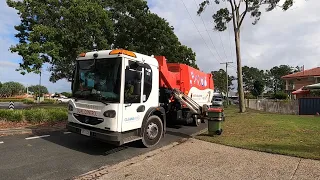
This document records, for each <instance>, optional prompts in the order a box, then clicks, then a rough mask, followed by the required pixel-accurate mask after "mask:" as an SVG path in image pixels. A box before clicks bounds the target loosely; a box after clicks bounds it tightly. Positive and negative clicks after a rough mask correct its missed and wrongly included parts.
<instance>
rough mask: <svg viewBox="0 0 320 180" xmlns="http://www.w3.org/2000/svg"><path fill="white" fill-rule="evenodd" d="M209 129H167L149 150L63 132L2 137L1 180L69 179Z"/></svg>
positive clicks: (134, 144) (0, 140)
mask: <svg viewBox="0 0 320 180" xmlns="http://www.w3.org/2000/svg"><path fill="white" fill-rule="evenodd" d="M206 126H207V125H206V124H201V126H199V127H192V126H182V127H181V128H179V127H176V128H168V129H167V134H166V136H165V138H164V139H162V140H161V142H160V143H159V144H158V145H157V146H156V147H153V148H149V149H148V148H141V147H139V146H138V144H137V143H130V144H127V145H124V146H120V147H115V146H112V145H109V144H106V143H101V142H99V141H97V140H92V139H89V138H87V137H84V136H81V135H77V134H73V133H69V132H63V131H58V132H52V133H46V134H41V135H38V136H36V135H16V136H7V137H0V152H1V155H0V163H1V165H0V174H1V178H0V179H6V180H11V179H14V180H15V179H32V180H37V179H48V180H50V179H70V178H72V177H75V176H78V175H81V174H83V173H86V172H88V171H91V170H94V169H97V168H100V167H102V166H105V165H112V164H115V163H118V162H121V161H123V160H126V159H130V158H132V157H134V156H137V155H140V154H143V153H146V152H148V151H151V150H154V149H156V148H159V147H162V146H165V145H168V144H170V143H172V142H174V141H179V140H180V139H182V138H185V137H190V135H191V134H194V133H196V132H198V131H200V130H202V129H204V128H206Z"/></svg>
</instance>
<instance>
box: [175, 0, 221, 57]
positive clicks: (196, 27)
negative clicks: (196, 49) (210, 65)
mask: <svg viewBox="0 0 320 180" xmlns="http://www.w3.org/2000/svg"><path fill="white" fill-rule="evenodd" d="M181 2H182V4H183V5H184V7H185V9H186V10H187V12H188V14H189V16H190V18H191V21H192V22H193V25H194V27H195V28H196V30H197V31H198V33H199V35H200V36H201V38H202V40H203V41H204V43H205V44H206V46H207V48H208V49H209V50H210V52H211V54H212V55H213V56H215V55H214V53H213V52H212V50H211V49H210V48H209V46H208V44H207V42H206V41H205V39H204V38H203V37H202V35H201V33H200V31H199V29H198V28H197V26H196V23H195V22H194V21H193V19H192V16H191V14H190V12H189V10H188V8H187V6H186V5H185V3H184V2H183V0H181ZM217 54H218V53H217ZM218 56H219V54H218ZM219 57H220V56H219ZM220 59H221V57H220ZM216 60H217V61H219V60H218V59H216ZM221 60H222V59H221ZM219 62H220V61H219Z"/></svg>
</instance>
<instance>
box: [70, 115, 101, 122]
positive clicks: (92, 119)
mask: <svg viewBox="0 0 320 180" xmlns="http://www.w3.org/2000/svg"><path fill="white" fill-rule="evenodd" d="M73 116H74V117H75V118H76V119H77V120H78V121H80V122H82V123H84V124H90V125H97V124H100V123H102V122H103V119H102V118H97V117H91V116H84V115H80V114H73Z"/></svg>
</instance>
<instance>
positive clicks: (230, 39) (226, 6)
mask: <svg viewBox="0 0 320 180" xmlns="http://www.w3.org/2000/svg"><path fill="white" fill-rule="evenodd" d="M224 3H225V4H226V8H228V5H227V1H224ZM227 26H228V32H229V42H230V57H231V58H232V54H234V51H232V50H231V49H232V48H231V34H230V31H231V29H230V26H229V23H227ZM232 52H233V53H232ZM234 55H235V54H234ZM234 59H235V58H234ZM234 59H232V62H233V61H234Z"/></svg>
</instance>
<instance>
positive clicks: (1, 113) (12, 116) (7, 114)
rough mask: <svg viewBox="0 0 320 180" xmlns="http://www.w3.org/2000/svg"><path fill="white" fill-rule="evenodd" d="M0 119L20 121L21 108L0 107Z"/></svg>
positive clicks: (21, 118)
mask: <svg viewBox="0 0 320 180" xmlns="http://www.w3.org/2000/svg"><path fill="white" fill-rule="evenodd" d="M0 119H1V120H5V121H12V122H21V121H22V120H23V113H22V111H21V110H9V109H0Z"/></svg>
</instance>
